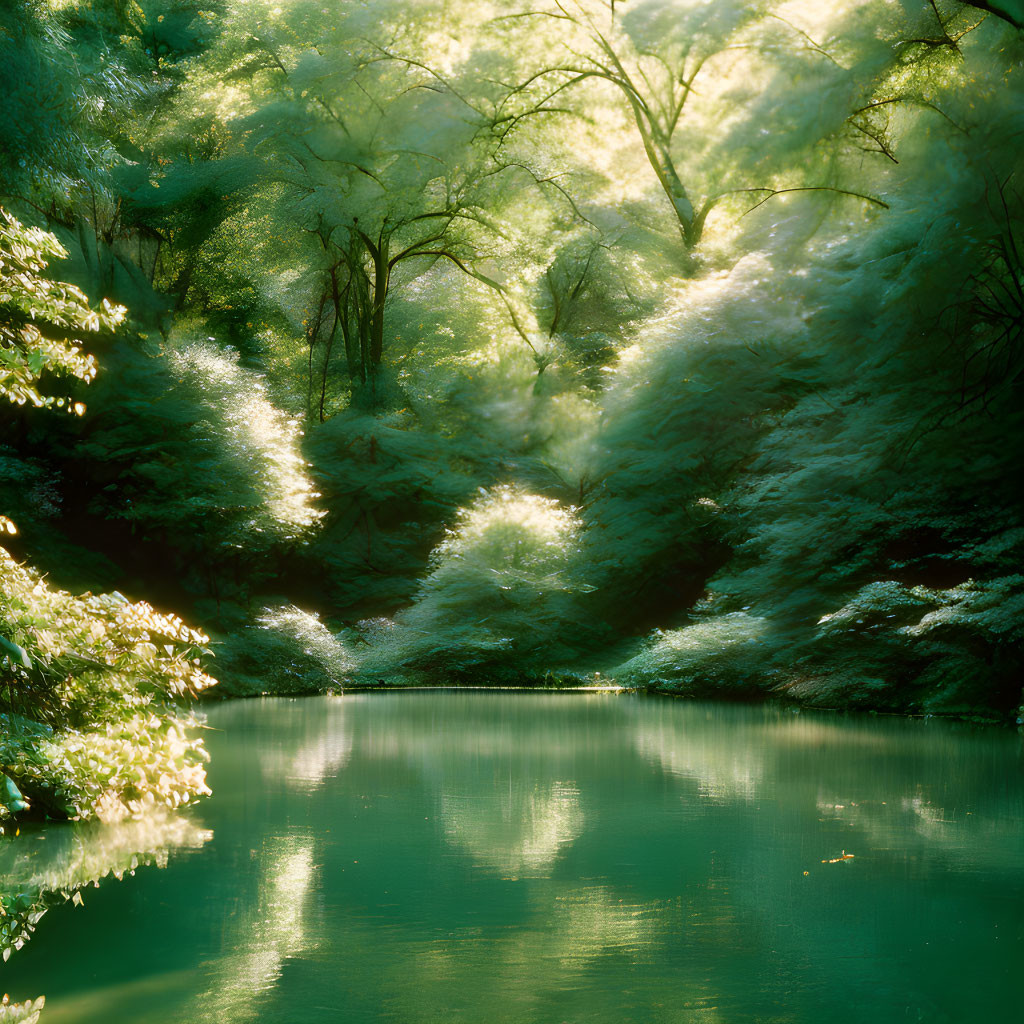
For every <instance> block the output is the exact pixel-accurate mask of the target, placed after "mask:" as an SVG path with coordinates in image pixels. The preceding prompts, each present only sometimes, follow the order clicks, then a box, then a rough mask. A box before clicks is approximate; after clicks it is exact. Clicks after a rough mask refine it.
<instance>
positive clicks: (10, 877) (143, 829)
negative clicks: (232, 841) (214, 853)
mask: <svg viewBox="0 0 1024 1024" xmlns="http://www.w3.org/2000/svg"><path fill="white" fill-rule="evenodd" d="M212 836H213V833H212V832H210V831H209V830H208V829H204V828H201V827H200V826H199V825H197V824H196V823H195V822H194V821H192V820H191V819H189V818H185V817H182V816H179V815H175V814H170V813H167V814H158V813H155V814H153V815H150V816H148V817H146V818H144V819H142V820H139V821H122V822H117V823H115V824H102V823H99V822H94V823H88V824H81V825H50V826H48V827H36V828H30V827H27V828H26V829H25V831H24V834H22V835H20V836H18V837H17V838H14V837H7V838H3V839H0V908H2V910H3V914H2V916H0V949H2V950H3V954H4V959H5V960H7V959H9V958H10V955H11V953H12V952H13V951H16V950H20V949H21V948H22V947H23V946H24V944H25V943H26V942H27V941H28V939H29V937H30V936H31V934H32V933H33V932H34V931H35V927H36V925H37V924H38V923H39V921H40V919H41V918H42V917H43V915H44V914H45V913H46V912H47V910H49V909H51V908H52V907H54V906H59V905H61V904H63V903H65V902H67V901H68V900H73V901H74V902H75V903H79V904H81V903H82V902H83V898H82V890H84V889H85V888H86V887H87V886H98V885H99V884H100V881H101V880H102V879H104V878H107V877H113V878H117V879H121V878H123V877H124V875H125V873H130V874H134V873H135V870H136V869H137V868H139V867H141V866H143V865H155V866H156V867H166V865H167V860H168V857H169V855H170V852H171V851H172V850H175V849H198V848H200V847H201V846H203V844H204V843H207V842H209V840H210V839H211V838H212Z"/></svg>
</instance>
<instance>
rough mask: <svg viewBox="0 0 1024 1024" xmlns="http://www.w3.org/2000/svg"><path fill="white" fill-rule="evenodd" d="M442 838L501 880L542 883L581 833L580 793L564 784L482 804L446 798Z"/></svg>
mask: <svg viewBox="0 0 1024 1024" xmlns="http://www.w3.org/2000/svg"><path fill="white" fill-rule="evenodd" d="M441 816H442V817H443V819H444V822H445V837H446V838H447V840H448V842H450V843H451V844H452V845H454V846H457V847H459V848H460V849H462V850H465V851H466V852H467V853H468V854H469V855H470V856H471V857H472V858H473V860H474V862H475V863H476V864H478V865H480V866H481V867H485V868H488V869H489V870H491V871H494V872H496V873H497V874H499V875H500V876H501V877H502V878H507V879H515V878H521V877H538V876H540V877H543V876H546V875H548V874H550V872H551V868H552V866H553V865H554V863H555V860H556V859H557V858H558V854H559V852H560V851H561V849H562V848H563V847H564V846H567V845H569V844H571V843H573V842H574V841H575V840H576V839H577V838H578V837H579V836H580V834H581V833H582V832H583V824H584V815H583V808H582V807H581V806H580V794H579V790H578V789H577V788H576V787H575V786H574V785H573V784H572V783H568V782H555V783H552V784H551V785H550V786H534V787H533V788H532V789H529V790H526V791H522V790H520V791H518V792H513V791H512V790H511V788H510V791H509V792H508V794H502V795H501V797H500V799H498V800H497V801H494V802H488V803H480V802H478V801H473V800H470V799H467V798H466V797H464V796H462V795H459V794H456V793H452V792H445V793H443V794H442V796H441Z"/></svg>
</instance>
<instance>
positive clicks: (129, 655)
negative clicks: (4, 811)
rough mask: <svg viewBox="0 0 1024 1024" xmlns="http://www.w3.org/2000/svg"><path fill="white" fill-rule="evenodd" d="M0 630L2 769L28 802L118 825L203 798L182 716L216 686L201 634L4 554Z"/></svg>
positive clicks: (196, 753) (195, 753) (0, 558)
mask: <svg viewBox="0 0 1024 1024" xmlns="http://www.w3.org/2000/svg"><path fill="white" fill-rule="evenodd" d="M0 623H2V624H3V638H2V647H3V659H2V661H0V673H2V675H0V679H2V682H3V696H2V698H0V701H2V706H3V708H4V711H5V713H6V717H5V728H4V733H3V736H2V737H0V766H2V767H3V770H4V772H5V773H6V774H7V775H8V776H9V777H10V778H11V779H12V780H13V781H14V782H15V783H16V784H17V786H18V788H19V789H20V790H21V792H22V793H24V794H25V795H26V796H27V797H28V799H29V801H30V802H32V803H38V804H39V806H40V809H41V810H43V811H45V812H46V813H48V814H51V815H54V816H68V817H75V818H91V817H99V818H102V819H104V820H116V819H117V818H119V817H122V816H125V815H129V814H138V813H140V812H141V811H143V810H145V809H147V808H149V807H152V806H154V805H155V804H160V805H166V806H170V807H177V806H178V805H179V804H180V803H187V802H188V800H190V799H191V798H192V797H194V796H197V795H200V794H202V793H206V792H208V790H207V788H206V785H205V772H204V770H203V767H202V762H203V759H204V757H205V754H204V751H203V746H202V741H201V740H199V739H196V738H193V737H190V736H188V735H187V730H188V729H190V728H191V727H192V726H194V725H195V724H196V723H195V720H194V719H193V718H192V717H191V716H190V715H189V714H188V713H187V712H185V711H182V710H180V708H179V707H178V701H179V700H180V699H181V698H183V697H194V696H196V695H197V694H198V693H199V692H200V691H202V690H204V689H206V688H207V687H208V686H211V685H213V683H214V680H212V679H211V678H210V677H209V676H207V675H206V674H205V673H204V672H203V671H202V670H201V668H200V656H201V655H203V654H204V653H206V648H205V646H204V645H205V644H206V642H207V638H206V637H205V636H204V635H203V634H201V633H198V632H196V631H195V630H192V629H189V628H188V627H187V626H185V625H184V624H183V623H182V622H181V620H180V619H177V618H176V617H174V616H167V615H160V614H158V613H157V612H155V611H154V610H153V609H152V608H151V607H150V606H149V605H147V604H144V603H136V604H131V603H129V602H128V601H126V600H125V599H124V598H123V597H120V596H119V595H117V594H112V595H104V596H98V597H97V596H92V595H85V596H84V597H73V596H72V595H70V594H67V593H64V592H61V591H55V590H52V589H51V588H50V587H48V586H47V584H46V583H45V582H44V581H43V580H42V579H41V578H40V577H39V575H38V574H36V573H34V572H32V571H31V570H30V569H27V568H25V567H24V566H21V565H18V563H16V562H15V561H14V559H13V558H11V557H10V555H8V554H7V552H6V551H3V550H2V549H0ZM12 716H14V717H12ZM26 718H27V719H29V721H28V722H25V719H26ZM33 723H42V724H41V725H35V724H33Z"/></svg>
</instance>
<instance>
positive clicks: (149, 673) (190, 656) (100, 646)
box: [0, 210, 214, 821]
mask: <svg viewBox="0 0 1024 1024" xmlns="http://www.w3.org/2000/svg"><path fill="white" fill-rule="evenodd" d="M0 216H2V221H0V396H3V397H6V398H8V399H9V400H11V401H13V402H16V403H18V404H24V403H26V402H28V403H30V404H33V405H36V406H48V405H64V404H67V400H66V399H65V398H63V397H58V398H54V397H50V396H45V395H44V394H43V393H42V392H41V391H40V390H39V385H40V383H41V376H42V374H43V373H44V371H47V370H51V371H61V372H66V373H71V374H72V375H74V376H77V377H79V378H81V379H83V380H90V379H91V378H92V376H93V375H94V374H95V371H96V365H95V362H94V361H93V359H92V357H91V356H87V355H84V354H83V353H82V352H81V350H80V348H79V347H78V345H79V344H80V343H79V342H78V341H77V340H76V339H75V338H74V335H75V334H77V333H80V332H82V331H84V330H93V331H95V330H99V329H100V328H101V327H106V328H108V329H112V328H113V327H115V326H116V325H117V324H119V323H120V322H121V321H122V320H123V319H124V310H123V309H121V308H120V307H114V306H111V305H110V304H109V303H108V302H106V301H105V300H104V302H103V304H102V308H101V310H100V311H99V312H96V311H93V310H91V309H90V308H89V306H88V304H87V301H86V298H85V296H84V295H83V294H82V293H81V292H80V291H79V290H78V289H76V288H74V287H73V286H72V285H68V284H63V283H59V282H54V281H52V280H50V279H49V278H47V277H46V276H44V272H45V270H46V264H47V257H51V256H59V255H63V249H62V248H61V246H60V244H59V243H58V242H57V239H56V238H55V237H54V236H53V235H51V234H48V233H46V232H43V231H40V230H38V229H33V228H26V227H24V226H22V225H21V224H20V223H19V222H18V221H16V220H15V219H14V218H13V217H11V216H10V215H9V214H7V213H6V212H5V211H3V210H0ZM72 409H73V411H75V412H77V413H79V414H82V413H83V412H84V406H82V405H80V404H78V403H75V404H73V405H72ZM0 529H2V530H3V531H4V532H5V533H6V534H8V535H11V534H13V533H15V532H16V527H15V525H14V524H13V523H12V522H11V520H10V519H7V518H6V517H4V516H0ZM206 642H207V637H205V636H204V635H203V634H201V633H199V632H197V631H196V630H192V629H190V628H189V627H187V626H186V625H185V624H184V623H183V622H182V621H181V620H180V619H178V618H177V617H175V616H172V615H161V614H159V613H157V612H156V611H154V609H153V608H152V607H150V606H149V605H148V604H145V603H141V602H140V603H131V602H129V601H128V600H127V599H125V598H124V597H123V596H122V595H120V594H117V593H114V594H108V595H103V596H93V595H91V594H86V595H84V596H82V597H74V596H72V595H71V594H67V593H64V592H62V591H59V590H55V589H53V588H51V587H50V586H49V585H48V584H47V583H46V582H45V581H44V580H43V579H42V577H41V576H40V575H39V574H38V573H37V572H34V571H33V570H31V569H29V568H26V567H25V566H22V565H20V564H18V563H17V562H16V561H15V560H14V558H12V557H11V555H10V554H9V553H8V552H7V551H6V550H5V549H3V548H0V722H2V724H3V728H2V730H0V770H2V774H0V782H3V783H4V784H5V786H6V787H7V788H6V790H5V792H4V794H3V795H2V799H0V821H2V820H3V819H6V818H9V817H11V816H12V814H15V813H21V812H23V811H26V810H28V809H29V805H30V804H35V805H36V806H37V809H38V810H40V811H43V812H45V813H46V814H49V815H50V816H53V817H61V816H63V817H82V818H88V817H100V818H105V819H114V818H118V817H123V816H125V815H127V814H134V813H139V812H140V811H142V810H143V809H145V808H147V807H151V806H153V805H155V804H156V803H162V804H166V805H168V806H171V807H177V806H178V804H179V803H183V802H187V801H188V800H189V799H190V798H191V797H193V796H196V795H198V794H201V793H206V792H208V790H207V788H206V784H205V774H204V771H203V768H202V760H203V759H204V757H205V752H204V750H203V746H202V741H201V740H198V739H195V738H193V737H190V736H188V735H187V728H188V726H189V725H191V724H193V723H192V719H191V717H190V716H189V715H188V714H187V713H184V712H183V711H182V710H181V709H180V708H179V707H178V706H177V703H176V702H177V701H178V700H179V699H180V698H182V697H194V696H196V695H197V694H198V692H199V691H201V690H203V689H205V688H206V687H208V686H211V685H212V684H213V683H214V680H213V679H211V678H210V677H209V676H207V675H206V674H205V673H204V672H203V671H202V669H201V667H200V658H201V656H202V655H203V654H204V653H206V649H205V644H206ZM26 798H27V799H26Z"/></svg>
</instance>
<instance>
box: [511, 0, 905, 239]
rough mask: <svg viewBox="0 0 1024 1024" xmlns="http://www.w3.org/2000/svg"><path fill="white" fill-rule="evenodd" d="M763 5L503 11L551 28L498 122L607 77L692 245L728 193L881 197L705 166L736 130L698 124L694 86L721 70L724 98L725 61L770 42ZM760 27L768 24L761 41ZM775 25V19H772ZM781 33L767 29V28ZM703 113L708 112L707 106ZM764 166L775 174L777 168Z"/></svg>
mask: <svg viewBox="0 0 1024 1024" xmlns="http://www.w3.org/2000/svg"><path fill="white" fill-rule="evenodd" d="M619 7H621V5H619ZM766 11H767V5H766V4H764V3H749V2H742V0H736V2H732V0H729V2H718V3H715V4H692V3H687V2H686V0H676V2H673V3H669V4H665V3H663V2H661V0H647V2H643V0H641V2H640V3H639V4H637V5H632V4H631V5H630V6H629V7H628V8H627V11H626V13H621V11H620V10H619V9H618V7H617V5H616V3H615V0H564V2H563V0H555V3H554V6H553V7H552V8H549V9H546V10H542V11H533V10H531V11H517V12H515V13H512V14H507V15H503V16H501V17H500V18H499V19H498V20H499V21H504V22H522V21H526V22H528V23H529V25H530V29H531V30H533V29H535V28H536V27H537V23H538V22H540V21H545V22H549V23H552V31H551V37H550V41H549V45H548V46H547V47H546V48H545V47H534V49H540V51H541V54H542V57H541V60H540V62H539V64H540V66H539V67H537V68H536V69H535V70H534V71H533V72H532V73H530V74H529V75H527V76H526V77H525V78H524V79H523V80H522V81H521V82H520V83H519V84H518V85H517V86H516V87H515V88H513V89H511V90H510V92H509V94H508V97H507V99H506V100H505V101H504V102H503V103H502V105H501V106H500V108H499V115H500V116H499V119H498V123H499V124H502V125H506V126H514V125H517V124H518V123H519V122H520V121H521V120H522V119H523V118H524V117H527V116H534V117H535V116H537V115H540V114H552V115H565V114H568V113H572V112H573V111H572V109H571V108H566V107H565V106H564V105H563V103H564V101H565V100H564V97H565V94H566V93H567V92H568V91H569V90H572V89H574V88H575V87H576V86H578V85H582V84H583V83H604V84H605V85H606V86H607V87H610V88H611V89H612V90H613V91H614V92H615V93H616V94H617V95H618V97H619V99H620V102H623V103H624V105H625V108H626V110H627V111H628V115H629V117H630V119H631V120H632V122H633V124H634V126H635V128H636V131H637V133H638V134H639V136H640V140H641V143H642V145H643V150H644V154H645V156H646V159H647V162H648V164H649V165H650V167H651V169H652V170H653V172H654V175H655V177H656V179H657V181H658V185H659V187H660V188H661V190H662V192H663V193H664V195H665V197H666V198H667V200H668V202H669V205H670V207H671V210H672V215H673V217H674V220H675V223H676V226H677V229H678V231H679V235H680V239H681V241H682V243H683V246H684V248H685V249H687V250H690V249H693V247H695V246H696V245H697V244H698V243H699V242H700V241H701V238H702V236H703V234H704V226H705V223H706V221H707V218H708V216H709V214H710V213H711V212H712V210H714V209H715V207H716V206H718V204H719V203H721V202H722V200H724V199H726V198H727V197H729V196H734V195H740V194H744V193H749V194H752V195H755V196H756V195H757V194H760V201H765V200H766V199H770V198H772V197H773V196H775V195H780V194H784V193H792V192H831V193H834V194H837V195H845V196H853V197H856V198H858V199H861V200H864V201H866V202H869V203H873V204H875V205H878V206H881V207H884V206H885V205H886V204H885V203H884V202H882V201H881V200H879V199H876V198H874V197H872V196H869V195H865V194H862V193H861V192H858V191H854V190H851V189H846V188H840V187H838V186H836V185H833V184H830V183H807V184H804V183H800V184H795V185H790V184H788V183H782V184H780V185H779V186H778V187H774V186H769V185H767V184H764V183H763V182H762V183H758V184H756V185H751V184H750V183H749V182H746V183H742V182H741V183H739V187H736V188H726V189H723V188H721V187H720V186H721V181H722V179H723V177H724V176H727V175H725V174H723V172H725V171H726V167H725V166H724V165H722V164H720V165H719V166H718V167H714V168H711V169H709V168H707V167H705V168H704V169H703V173H701V171H700V170H699V166H700V163H701V162H702V158H703V157H705V156H706V154H707V152H708V151H709V150H710V151H712V152H714V151H715V150H716V149H722V148H724V147H722V146H721V145H719V146H717V147H716V145H715V143H716V142H718V143H724V142H728V143H731V144H732V145H734V146H735V145H736V140H735V139H734V138H733V137H732V133H731V132H729V131H722V130H721V127H720V126H719V125H716V130H715V133H714V134H715V136H716V137H717V138H715V139H709V138H708V137H707V135H706V134H704V135H702V134H701V131H700V127H699V121H698V119H696V118H692V117H690V116H689V115H690V114H691V110H692V107H693V103H694V98H695V97H697V96H698V92H699V90H698V80H700V81H701V82H704V81H705V80H707V79H709V78H711V79H712V80H714V78H715V77H717V78H718V81H717V83H715V84H714V85H713V86H712V87H711V89H710V92H712V93H718V94H719V99H721V98H722V89H723V83H727V80H728V78H729V75H730V74H732V73H734V72H733V70H732V69H730V67H729V65H728V61H729V60H730V59H734V58H735V56H736V54H737V53H738V52H741V51H749V52H757V51H759V50H763V51H765V52H767V50H768V46H766V45H765V44H766V38H765V37H766V33H765V32H764V31H763V29H764V21H765V17H766ZM754 27H760V28H761V29H762V32H761V36H760V38H758V39H757V40H756V41H755V39H754V36H753V34H752V32H751V30H752V29H753V28H754ZM769 27H770V28H773V29H778V27H779V26H778V23H769ZM776 34H777V32H775V31H771V32H768V33H767V37H768V38H772V37H773V36H774V35H776ZM542 38H543V37H542ZM716 70H717V72H718V74H717V76H716ZM750 73H751V74H753V71H750ZM734 102H735V100H734V99H733V103H734ZM703 116H704V117H705V119H706V118H707V116H708V113H707V111H706V110H705V111H704V115H703ZM717 117H718V119H719V121H721V120H722V119H727V118H731V115H727V113H726V108H724V107H723V109H721V110H720V111H718V113H717ZM790 155H791V156H792V154H790ZM776 170H777V169H776ZM766 174H767V175H768V176H769V177H771V176H772V172H771V171H767V172H766ZM702 179H703V180H702Z"/></svg>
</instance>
